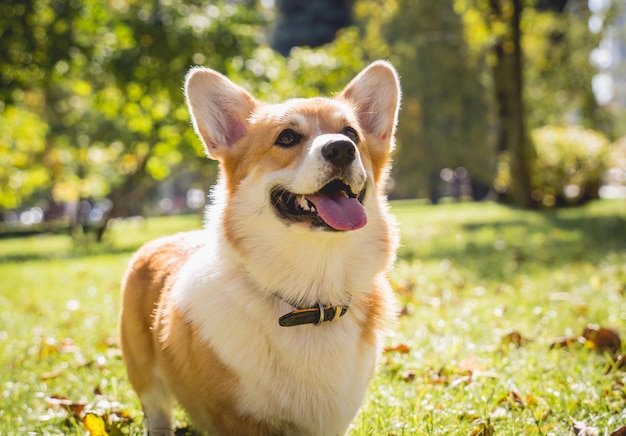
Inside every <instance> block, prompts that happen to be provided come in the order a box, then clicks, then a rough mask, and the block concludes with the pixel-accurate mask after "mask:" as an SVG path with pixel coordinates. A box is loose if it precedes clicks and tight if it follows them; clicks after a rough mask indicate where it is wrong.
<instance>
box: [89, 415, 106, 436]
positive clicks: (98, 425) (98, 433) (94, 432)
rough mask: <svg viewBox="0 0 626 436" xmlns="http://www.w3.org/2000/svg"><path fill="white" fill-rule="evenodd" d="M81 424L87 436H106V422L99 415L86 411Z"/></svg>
mask: <svg viewBox="0 0 626 436" xmlns="http://www.w3.org/2000/svg"><path fill="white" fill-rule="evenodd" d="M83 424H84V425H85V428H86V429H87V432H89V436H108V433H107V431H106V424H105V422H104V420H103V419H102V418H101V417H100V416H97V415H94V414H91V413H88V414H87V415H85V419H84V420H83Z"/></svg>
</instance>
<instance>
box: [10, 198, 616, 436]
mask: <svg viewBox="0 0 626 436" xmlns="http://www.w3.org/2000/svg"><path fill="white" fill-rule="evenodd" d="M393 209H394V212H395V213H396V215H397V217H398V218H399V221H400V223H401V228H402V247H401V249H400V252H399V257H398V260H397V262H396V267H395V269H394V271H393V273H392V278H393V281H394V285H395V288H396V290H397V292H398V296H399V300H400V302H401V305H402V307H403V308H404V313H405V315H404V316H402V317H400V319H399V320H398V322H397V323H396V324H395V325H394V326H393V329H392V332H393V333H392V334H390V335H389V337H388V338H387V339H386V340H387V345H388V346H389V347H397V346H400V348H399V350H398V351H388V352H386V353H385V354H384V355H383V357H382V359H381V363H380V368H379V372H378V375H377V376H376V377H375V379H374V380H373V382H372V383H371V385H370V388H369V391H368V395H367V398H366V400H365V402H364V405H363V408H362V410H361V412H360V413H359V415H358V416H357V417H356V419H355V421H354V423H353V428H352V430H351V431H350V435H355V436H356V435H403V434H407V435H408V434H410V435H414V434H415V435H450V434H452V435H456V434H458V435H470V434H477V433H476V432H477V431H478V430H479V429H480V426H481V425H482V426H484V427H485V428H492V429H493V431H494V432H495V433H492V434H498V435H520V434H529V435H535V434H543V435H564V434H565V435H567V434H574V432H573V421H574V420H575V421H582V422H584V423H585V424H586V425H588V426H592V427H595V428H597V429H598V430H599V432H600V434H607V435H608V434H610V433H611V431H614V430H615V429H617V428H619V427H620V426H622V425H626V412H625V411H624V410H625V409H626V388H625V384H626V371H623V370H615V369H614V370H607V369H608V368H610V362H611V361H612V359H611V356H610V355H609V353H598V352H596V351H594V350H591V349H589V347H584V346H582V345H579V346H572V347H569V348H561V349H551V347H550V345H551V344H552V343H553V342H554V341H555V340H556V339H557V338H559V337H561V336H578V335H580V334H581V332H582V330H583V328H584V327H585V326H586V325H587V324H589V323H594V324H598V325H601V326H607V327H612V328H614V329H616V330H617V331H618V332H619V333H621V334H624V332H626V295H625V294H626V202H625V201H601V202H596V203H592V204H590V205H588V206H587V207H585V208H583V209H567V210H560V211H555V212H546V213H540V212H521V211H517V210H514V209H510V208H507V207H504V206H499V205H495V204H489V203H486V204H484V203H480V204H469V203H464V204H451V205H441V206H436V207H433V206H423V205H418V204H417V203H412V202H397V203H394V204H393ZM200 225H201V220H200V218H198V217H176V218H153V219H149V220H147V221H145V222H134V223H133V222H119V223H116V225H115V226H114V228H113V229H112V232H111V234H110V235H109V239H108V241H107V243H106V244H105V245H103V246H101V247H74V246H73V245H72V243H71V241H70V240H69V238H67V237H66V236H62V235H54V236H37V237H29V238H22V239H5V240H0V368H2V369H1V370H0V392H1V396H0V429H2V430H0V433H2V434H25V433H27V432H34V433H36V434H84V433H85V428H84V426H83V424H81V423H79V422H78V421H77V420H75V419H72V418H68V416H70V415H71V414H70V413H68V412H67V411H66V410H65V408H63V407H62V406H60V405H58V403H59V402H62V401H60V400H59V399H58V398H57V397H63V398H67V400H66V402H67V403H69V404H70V405H71V406H72V407H78V406H82V405H84V406H85V408H86V409H92V410H94V411H95V414H96V416H105V418H106V414H108V419H109V420H111V419H112V418H113V417H114V416H118V417H122V418H124V419H126V418H127V416H128V417H130V418H132V419H133V420H134V421H133V422H132V423H131V424H127V423H122V424H119V425H118V428H119V429H121V430H122V432H123V433H125V434H126V433H130V434H140V432H141V429H142V426H141V413H140V410H139V404H138V402H137V400H136V398H135V397H134V395H133V393H132V391H131V389H130V386H129V384H128V382H127V379H126V375H125V371H124V368H123V364H122V362H121V360H120V356H119V349H118V348H117V346H116V344H115V341H116V339H115V335H116V324H117V312H118V309H119V282H120V279H121V276H122V274H123V271H124V268H125V266H126V264H127V262H128V260H129V258H130V256H131V254H132V251H133V250H134V249H136V248H137V247H138V246H139V245H140V244H141V242H143V241H145V240H149V239H152V238H154V237H157V236H159V235H161V234H168V233H173V232H175V231H177V230H185V229H190V228H197V227H199V226H200ZM511 332H516V333H519V334H521V336H522V337H523V338H524V339H526V340H527V342H525V343H523V344H522V345H521V346H516V345H515V344H510V343H507V341H506V338H507V337H509V336H508V335H509V334H510V333H511ZM68 407H69V406H68ZM177 419H178V421H177V424H178V425H179V426H180V427H185V426H186V421H185V418H184V415H183V414H182V413H180V412H179V413H178V415H177ZM109 429H110V430H111V427H109ZM472 432H474V433H472Z"/></svg>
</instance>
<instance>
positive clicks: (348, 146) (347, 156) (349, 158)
mask: <svg viewBox="0 0 626 436" xmlns="http://www.w3.org/2000/svg"><path fill="white" fill-rule="evenodd" d="M322 156H324V159H326V160H327V161H328V162H330V163H332V164H335V165H337V166H346V165H349V164H351V163H352V162H353V161H354V159H356V148H355V147H354V144H353V143H351V142H350V141H335V142H330V143H328V144H326V145H325V146H324V147H322Z"/></svg>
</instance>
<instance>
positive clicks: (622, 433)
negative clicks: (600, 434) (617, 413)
mask: <svg viewBox="0 0 626 436" xmlns="http://www.w3.org/2000/svg"><path fill="white" fill-rule="evenodd" d="M611 436H626V425H623V426H621V427H620V428H618V429H617V430H615V431H614V432H613V433H611Z"/></svg>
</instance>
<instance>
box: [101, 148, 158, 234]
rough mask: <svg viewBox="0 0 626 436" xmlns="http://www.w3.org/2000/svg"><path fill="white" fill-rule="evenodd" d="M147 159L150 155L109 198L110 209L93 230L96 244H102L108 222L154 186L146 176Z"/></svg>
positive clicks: (145, 157) (146, 157) (121, 213)
mask: <svg viewBox="0 0 626 436" xmlns="http://www.w3.org/2000/svg"><path fill="white" fill-rule="evenodd" d="M149 157H150V154H147V155H146V156H144V157H143V159H142V161H141V162H140V163H139V166H138V167H137V169H136V170H135V172H133V173H132V174H129V175H128V177H126V180H124V183H122V184H121V185H119V186H118V187H117V188H115V189H114V190H113V192H112V193H111V195H110V196H109V199H110V200H111V208H110V209H109V210H108V211H107V213H106V214H105V216H104V218H103V219H102V221H101V222H100V223H99V225H98V227H97V228H96V229H95V238H96V242H102V238H103V237H104V234H105V232H106V229H107V227H108V225H109V222H110V221H111V220H112V219H113V218H118V217H120V216H123V215H124V212H126V211H127V210H128V208H129V207H130V205H132V204H134V203H136V202H137V201H139V200H140V199H141V198H142V197H143V196H144V195H145V194H146V192H148V190H149V189H150V188H151V187H152V186H153V185H154V183H155V182H154V181H152V178H150V177H148V175H147V174H146V164H147V162H148V158H149Z"/></svg>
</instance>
